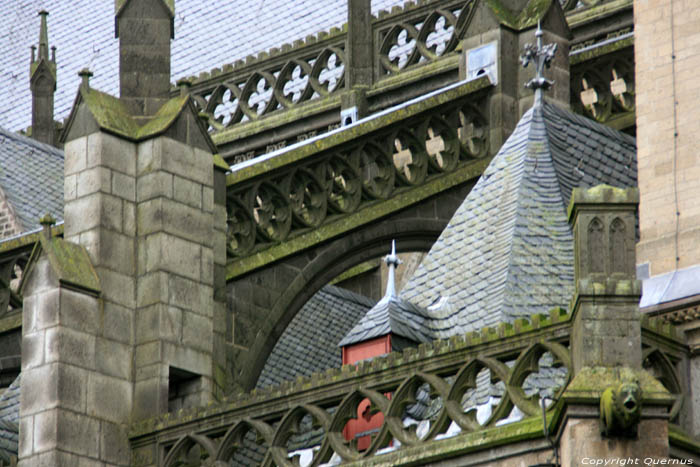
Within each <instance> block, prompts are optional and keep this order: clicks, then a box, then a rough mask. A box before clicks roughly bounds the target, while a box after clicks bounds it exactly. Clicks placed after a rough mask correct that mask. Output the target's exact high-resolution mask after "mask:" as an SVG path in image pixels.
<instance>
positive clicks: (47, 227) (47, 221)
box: [39, 212, 56, 240]
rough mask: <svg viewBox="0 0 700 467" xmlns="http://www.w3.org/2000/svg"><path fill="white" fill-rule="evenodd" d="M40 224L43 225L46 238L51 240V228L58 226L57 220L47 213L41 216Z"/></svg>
mask: <svg viewBox="0 0 700 467" xmlns="http://www.w3.org/2000/svg"><path fill="white" fill-rule="evenodd" d="M39 224H41V226H42V227H43V228H44V231H43V233H44V237H46V239H47V240H50V239H51V227H53V226H54V225H56V218H55V217H53V216H52V215H51V214H49V213H48V212H47V213H46V214H44V215H43V216H41V218H39Z"/></svg>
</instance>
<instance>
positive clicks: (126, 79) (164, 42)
mask: <svg viewBox="0 0 700 467" xmlns="http://www.w3.org/2000/svg"><path fill="white" fill-rule="evenodd" d="M168 3H170V4H172V1H171V2H168V1H166V0H147V1H143V0H139V1H135V0H126V1H124V0H117V18H116V31H115V32H116V36H117V37H118V38H119V92H120V96H121V98H122V100H123V101H124V102H125V103H126V105H127V107H128V108H129V110H130V111H131V112H132V113H133V114H134V115H154V114H155V113H156V111H158V109H159V108H160V107H161V106H162V105H163V104H164V103H165V101H166V100H167V99H168V91H169V90H170V39H171V38H172V37H173V34H174V25H173V11H172V9H171V7H170V6H169V5H168Z"/></svg>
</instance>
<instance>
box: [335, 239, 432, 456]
mask: <svg viewBox="0 0 700 467" xmlns="http://www.w3.org/2000/svg"><path fill="white" fill-rule="evenodd" d="M384 261H385V262H386V264H387V268H388V277H387V285H386V293H385V294H384V297H383V298H382V299H381V300H380V301H379V302H377V304H376V305H375V306H374V307H372V308H371V309H370V310H369V311H368V312H367V314H366V315H365V316H364V317H363V318H362V319H361V320H360V321H359V322H358V323H357V324H356V325H355V327H354V328H352V329H351V330H350V332H349V333H348V334H347V335H346V336H345V337H344V338H343V340H341V341H340V344H338V345H339V346H340V347H341V349H342V353H343V354H342V360H343V365H348V364H355V363H357V362H360V361H362V360H369V359H372V358H375V357H380V356H382V355H385V354H388V353H390V352H392V351H401V350H403V349H405V348H406V347H414V346H417V345H418V344H420V343H421V342H428V341H430V340H432V339H431V337H430V336H428V335H427V334H426V332H425V329H423V328H422V327H421V326H420V324H419V323H420V322H422V321H424V320H425V319H426V318H427V311H426V310H424V309H422V308H419V307H417V306H415V305H413V304H411V303H409V302H407V301H405V300H403V299H401V298H400V297H399V296H398V295H397V293H396V279H395V271H396V267H397V266H398V265H399V264H401V260H399V258H398V256H396V244H395V243H393V242H392V246H391V254H389V255H387V256H386V258H384ZM417 318H420V319H417ZM386 396H387V397H388V398H391V394H386ZM383 422H384V416H383V415H382V414H381V413H377V414H374V413H372V410H371V407H370V401H369V399H365V400H363V401H362V402H361V403H360V404H359V405H358V408H357V418H355V419H352V420H350V421H349V422H348V424H347V425H346V426H345V429H344V430H343V435H344V436H345V439H346V440H348V441H351V440H356V442H357V448H358V449H359V450H364V449H366V448H367V447H369V445H370V443H371V438H370V435H371V434H372V433H374V432H376V431H377V430H378V429H379V427H381V425H382V423H383Z"/></svg>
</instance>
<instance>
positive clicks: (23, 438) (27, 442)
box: [17, 416, 34, 459]
mask: <svg viewBox="0 0 700 467" xmlns="http://www.w3.org/2000/svg"><path fill="white" fill-rule="evenodd" d="M33 450H34V417H33V416H22V417H21V418H20V419H19V447H18V451H17V455H18V456H19V457H21V458H23V459H25V458H27V457H28V456H29V455H31V453H32V452H33Z"/></svg>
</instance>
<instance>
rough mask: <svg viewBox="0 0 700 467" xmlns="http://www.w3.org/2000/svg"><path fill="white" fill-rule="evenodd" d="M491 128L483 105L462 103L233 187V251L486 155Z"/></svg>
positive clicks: (238, 253)
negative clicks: (482, 108) (481, 109)
mask: <svg viewBox="0 0 700 467" xmlns="http://www.w3.org/2000/svg"><path fill="white" fill-rule="evenodd" d="M487 130H488V127H487V123H486V119H485V118H484V117H483V115H482V113H481V112H480V111H479V109H478V108H477V107H476V106H475V105H473V104H470V103H466V102H462V103H458V104H457V105H452V106H450V107H448V108H443V109H442V110H440V111H439V112H437V113H432V114H428V115H423V116H419V117H417V118H414V119H412V120H409V121H405V122H401V123H400V125H393V126H391V127H388V128H385V129H381V130H379V131H377V132H375V133H372V134H370V135H368V136H366V137H362V138H358V141H353V142H351V143H348V144H346V145H342V146H340V147H338V148H337V149H333V150H329V151H326V152H324V153H321V154H318V155H314V157H309V158H307V159H308V162H303V161H295V164H292V165H290V166H289V168H288V169H286V170H282V171H280V172H279V173H272V174H264V175H263V176H260V177H258V178H256V179H255V180H253V181H252V182H250V183H241V184H236V185H233V186H230V187H229V192H228V203H227V210H228V253H229V256H232V257H242V256H246V255H248V254H250V253H252V252H254V251H258V250H260V249H262V248H265V247H266V246H269V245H270V244H273V243H278V242H284V241H285V240H287V239H289V238H290V237H292V236H294V235H296V234H299V233H303V232H306V231H308V230H309V229H313V228H316V227H319V226H320V225H322V224H323V223H324V222H327V221H328V220H331V219H335V218H337V216H339V215H345V214H349V213H353V212H356V211H358V210H359V209H361V208H362V207H364V206H365V205H367V204H368V203H372V202H375V201H381V200H386V199H389V198H391V197H393V196H396V195H397V194H399V193H401V192H402V191H405V190H408V189H410V188H411V187H414V186H418V185H421V184H423V183H424V182H425V181H426V180H428V179H431V178H434V177H437V176H440V175H442V174H446V173H449V172H452V171H454V170H455V169H456V168H457V167H459V166H460V165H461V164H465V163H468V162H469V161H473V160H476V159H479V158H483V157H485V156H487V155H488V144H487V136H488V131H487Z"/></svg>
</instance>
